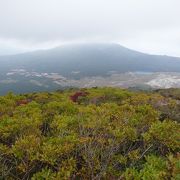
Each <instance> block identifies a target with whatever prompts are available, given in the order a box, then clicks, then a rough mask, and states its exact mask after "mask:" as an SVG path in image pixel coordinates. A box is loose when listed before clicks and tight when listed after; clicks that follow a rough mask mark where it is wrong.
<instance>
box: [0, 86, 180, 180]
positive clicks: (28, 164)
mask: <svg viewBox="0 0 180 180" xmlns="http://www.w3.org/2000/svg"><path fill="white" fill-rule="evenodd" d="M80 92H82V93H80ZM77 94H78V96H77ZM72 97H73V98H72ZM74 97H76V99H75V100H74ZM178 105H179V101H178V99H177V100H176V99H174V98H173V99H171V97H167V96H165V97H164V96H161V95H160V94H159V93H158V92H156V93H143V92H129V91H127V90H121V89H114V88H92V89H83V90H79V91H77V90H67V91H64V92H54V93H33V94H26V95H13V94H11V93H10V94H8V95H6V96H4V97H0V179H34V180H35V179H53V180H54V179H132V180H133V179H145V180H146V179H147V180H148V179H153V180H154V179H155V180H156V179H157V180H159V179H180V154H179V150H180V131H179V129H180V125H179V123H178V122H179V121H178V120H177V119H176V118H174V119H173V118H172V119H170V118H169V117H165V116H163V115H164V109H170V108H172V107H177V106H178ZM172 113H173V112H171V114H172Z"/></svg>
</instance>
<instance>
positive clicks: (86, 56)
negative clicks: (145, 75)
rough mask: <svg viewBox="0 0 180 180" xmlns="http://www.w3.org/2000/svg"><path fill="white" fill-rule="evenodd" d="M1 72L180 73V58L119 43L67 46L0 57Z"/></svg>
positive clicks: (66, 74)
mask: <svg viewBox="0 0 180 180" xmlns="http://www.w3.org/2000/svg"><path fill="white" fill-rule="evenodd" d="M0 61H1V67H0V70H1V72H3V71H7V70H10V69H15V68H25V69H27V70H34V71H37V72H58V73H60V74H62V75H63V76H68V77H69V76H71V77H72V76H73V74H72V73H71V72H73V71H78V72H80V74H79V76H97V75H100V76H104V75H107V72H109V71H117V72H119V73H121V72H127V71H151V72H160V71H161V72H162V71H164V72H170V71H171V72H179V71H180V58H175V57H168V56H155V55H148V54H143V53H140V52H137V51H133V50H130V49H127V48H125V47H122V46H120V45H117V44H98V43H97V44H78V45H66V46H62V47H58V48H54V49H51V50H46V51H37V52H32V53H24V54H20V55H13V56H4V57H0Z"/></svg>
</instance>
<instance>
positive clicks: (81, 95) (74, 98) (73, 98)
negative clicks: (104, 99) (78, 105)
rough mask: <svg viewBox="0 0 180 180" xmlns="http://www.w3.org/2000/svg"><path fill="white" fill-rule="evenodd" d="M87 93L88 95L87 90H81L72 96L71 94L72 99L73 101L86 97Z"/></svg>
mask: <svg viewBox="0 0 180 180" xmlns="http://www.w3.org/2000/svg"><path fill="white" fill-rule="evenodd" d="M87 95H88V93H87V92H83V91H79V92H76V93H74V94H73V95H72V96H70V99H71V101H73V102H77V101H78V99H79V97H85V96H87Z"/></svg>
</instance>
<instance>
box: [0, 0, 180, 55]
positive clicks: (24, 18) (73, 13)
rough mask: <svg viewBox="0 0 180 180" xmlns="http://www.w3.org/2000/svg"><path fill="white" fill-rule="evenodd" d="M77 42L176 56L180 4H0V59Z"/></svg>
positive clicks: (50, 0) (154, 0)
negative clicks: (107, 43)
mask: <svg viewBox="0 0 180 180" xmlns="http://www.w3.org/2000/svg"><path fill="white" fill-rule="evenodd" d="M76 42H115V43H119V44H121V45H124V46H126V47H129V48H131V49H135V50H139V51H142V52H147V53H151V54H167V55H173V56H180V0H0V55H4V54H12V53H19V52H24V51H32V50H36V49H46V48H52V47H54V46H58V45H63V44H66V43H76Z"/></svg>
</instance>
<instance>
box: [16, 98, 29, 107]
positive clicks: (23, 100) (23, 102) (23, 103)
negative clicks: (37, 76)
mask: <svg viewBox="0 0 180 180" xmlns="http://www.w3.org/2000/svg"><path fill="white" fill-rule="evenodd" d="M30 102H31V100H29V99H22V100H19V101H17V102H16V105H17V106H21V105H26V104H28V103H30Z"/></svg>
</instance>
